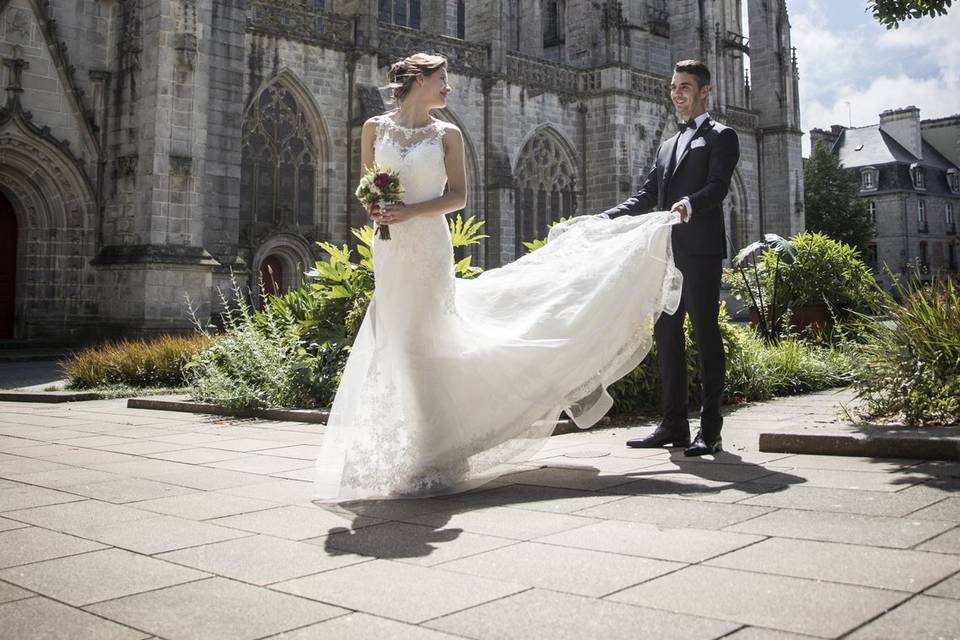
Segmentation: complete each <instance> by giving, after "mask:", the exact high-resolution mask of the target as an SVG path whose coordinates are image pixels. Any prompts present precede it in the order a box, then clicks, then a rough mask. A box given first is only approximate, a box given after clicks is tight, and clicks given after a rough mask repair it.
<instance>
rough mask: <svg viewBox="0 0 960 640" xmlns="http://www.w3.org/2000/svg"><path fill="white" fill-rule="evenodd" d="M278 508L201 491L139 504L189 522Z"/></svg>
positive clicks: (269, 503) (148, 509)
mask: <svg viewBox="0 0 960 640" xmlns="http://www.w3.org/2000/svg"><path fill="white" fill-rule="evenodd" d="M276 506H277V505H276V504H275V503H273V502H267V501H265V500H254V499H252V498H241V497H239V496H229V495H225V494H222V493H212V492H210V493H208V492H199V491H198V492H194V493H187V494H184V495H179V496H172V497H169V498H156V499H153V500H143V501H141V502H138V503H137V508H138V509H144V510H146V511H153V512H155V513H163V514H166V515H170V516H178V517H180V518H186V519H187V520H211V519H214V518H223V517H226V516H235V515H239V514H243V513H251V512H253V511H263V510H264V509H273V508H275V507H276Z"/></svg>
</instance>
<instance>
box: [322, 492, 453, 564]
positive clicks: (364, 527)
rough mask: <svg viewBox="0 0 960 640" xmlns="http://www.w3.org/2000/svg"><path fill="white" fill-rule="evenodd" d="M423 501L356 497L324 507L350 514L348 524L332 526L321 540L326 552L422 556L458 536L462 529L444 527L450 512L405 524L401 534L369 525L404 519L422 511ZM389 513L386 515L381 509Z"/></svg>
mask: <svg viewBox="0 0 960 640" xmlns="http://www.w3.org/2000/svg"><path fill="white" fill-rule="evenodd" d="M423 503H424V500H417V499H409V500H356V501H351V502H341V503H337V504H336V505H335V506H332V507H327V508H332V509H333V510H336V511H337V512H339V513H341V514H344V513H349V514H351V515H352V517H353V522H352V523H351V524H350V527H349V528H347V527H333V528H331V529H330V530H329V531H328V532H327V537H326V538H325V539H324V549H325V550H326V551H327V553H329V554H330V555H346V554H356V555H363V556H368V557H373V558H383V559H398V558H422V557H426V556H429V555H430V554H431V553H433V552H434V551H436V550H437V545H439V544H442V543H445V542H452V541H454V540H456V539H457V538H458V537H460V534H462V533H463V529H459V528H449V529H448V528H445V525H446V524H447V522H449V521H450V517H451V515H452V514H450V513H449V512H444V511H437V512H436V513H435V514H434V518H433V519H432V521H431V524H430V525H424V524H417V525H411V526H409V527H405V528H404V531H403V535H391V533H390V532H388V531H386V530H383V529H382V528H378V527H377V526H375V525H371V524H370V520H371V519H372V518H376V519H380V520H386V521H391V520H392V521H398V520H399V521H402V520H403V519H404V518H406V517H408V516H410V515H413V514H419V513H423V512H424V508H423ZM385 510H386V511H387V512H388V513H389V515H386V514H385V513H384V511H385Z"/></svg>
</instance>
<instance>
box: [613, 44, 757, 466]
mask: <svg viewBox="0 0 960 640" xmlns="http://www.w3.org/2000/svg"><path fill="white" fill-rule="evenodd" d="M673 71H674V73H673V78H672V79H671V81H670V98H671V100H672V101H673V105H674V106H675V107H676V109H677V112H678V113H679V115H680V116H681V118H682V119H683V122H681V123H680V125H679V131H678V132H677V133H676V135H674V136H673V137H672V138H670V139H669V140H667V141H666V142H663V143H661V144H660V147H659V148H658V149H657V157H656V161H655V162H654V165H653V170H652V171H650V174H649V175H648V176H647V179H646V181H645V182H644V183H643V186H642V187H641V188H640V190H639V191H637V192H636V193H635V194H634V195H633V196H632V197H631V198H628V199H627V200H625V201H624V202H622V203H621V204H619V205H617V206H616V207H614V208H612V209H609V210H607V211H604V212H603V213H601V214H600V216H601V217H609V218H616V217H618V216H622V215H640V214H644V213H648V212H650V211H652V210H657V211H662V210H665V209H667V208H670V210H671V211H674V212H676V213H678V214H679V215H680V219H681V220H682V221H683V222H684V224H682V225H676V226H674V227H673V235H672V238H673V243H672V244H673V258H674V262H675V263H676V266H677V268H678V269H679V270H680V272H681V273H682V274H683V293H682V296H681V301H680V306H679V308H678V309H677V312H676V313H675V314H673V315H668V314H662V315H661V316H660V318H659V319H658V320H657V323H656V326H655V328H654V339H655V340H656V343H657V356H658V358H659V364H660V380H661V382H662V386H663V397H662V404H663V420H662V421H661V422H660V425H659V426H658V427H657V429H656V430H655V431H654V432H653V433H652V434H650V435H649V436H647V437H645V438H636V439H633V440H628V441H627V446H628V447H641V448H652V447H663V446H671V445H672V446H675V447H686V449H685V450H684V454H685V455H688V456H702V455H705V454H712V453H716V452H718V451H721V450H722V441H721V439H720V429H721V427H722V426H723V417H722V416H721V415H720V401H721V398H722V396H723V379H724V368H725V366H726V363H725V360H724V355H723V342H722V340H721V337H720V326H719V323H718V320H717V316H718V313H719V306H720V274H721V272H722V263H723V259H724V258H725V257H726V255H727V243H726V237H725V233H724V225H723V209H722V206H721V205H722V203H723V198H724V197H725V196H726V195H727V190H728V188H729V187H730V178H731V176H732V175H733V170H734V169H735V168H736V166H737V161H738V160H739V159H740V141H739V139H738V138H737V133H736V132H735V131H734V130H733V129H731V128H729V127H725V126H723V125H722V124H720V123H718V122H716V121H714V120H713V119H712V118H711V117H710V114H709V113H707V110H706V104H707V96H709V95H710V88H711V87H710V70H709V69H707V66H706V65H705V64H704V63H702V62H700V61H699V60H682V61H680V62H678V63H677V64H676V66H675V67H674V69H673ZM688 313H689V314H690V321H691V323H692V325H693V335H694V339H695V340H696V343H697V348H698V349H699V351H700V373H701V379H702V380H703V383H702V387H701V394H700V431H699V432H698V433H697V436H696V438H694V440H693V443H692V444H691V442H690V424H689V422H688V421H687V358H686V349H685V345H684V334H683V319H684V316H685V315H686V314H688Z"/></svg>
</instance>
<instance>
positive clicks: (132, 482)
mask: <svg viewBox="0 0 960 640" xmlns="http://www.w3.org/2000/svg"><path fill="white" fill-rule="evenodd" d="M62 488H63V489H64V491H69V492H70V493H75V494H77V495H80V496H86V497H87V498H95V499H97V500H102V501H103V502H112V503H114V504H126V503H130V502H140V501H143V500H157V499H161V498H167V497H172V496H178V495H183V494H189V493H193V490H192V489H188V488H186V487H180V486H177V485H175V484H167V483H165V482H157V481H155V480H143V479H141V478H122V479H118V480H109V481H107V482H95V483H92V484H82V485H67V486H65V487H62ZM138 506H139V505H138Z"/></svg>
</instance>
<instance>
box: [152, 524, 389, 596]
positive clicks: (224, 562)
mask: <svg viewBox="0 0 960 640" xmlns="http://www.w3.org/2000/svg"><path fill="white" fill-rule="evenodd" d="M157 557H158V558H161V559H163V560H168V561H170V562H175V563H177V564H182V565H184V566H188V567H193V568H195V569H198V570H200V571H205V572H207V573H212V574H216V575H218V576H222V577H225V578H233V579H235V580H240V581H242V582H249V583H251V584H255V585H267V584H271V583H274V582H281V581H284V580H292V579H294V578H301V577H303V576H307V575H312V574H315V573H321V572H323V571H329V570H331V569H338V568H340V567H345V566H347V565H351V564H357V563H359V562H368V561H369V560H370V558H368V557H365V556H359V555H353V554H349V553H343V552H341V551H336V552H330V551H327V550H325V549H324V548H323V547H319V546H317V545H314V544H306V543H303V542H294V541H292V540H284V539H283V538H274V537H271V536H264V535H252V536H247V537H244V538H238V539H236V540H227V541H225V542H217V543H213V544H205V545H203V546H197V547H192V548H190V549H181V550H179V551H172V552H170V553H164V554H161V555H159V556H157Z"/></svg>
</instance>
